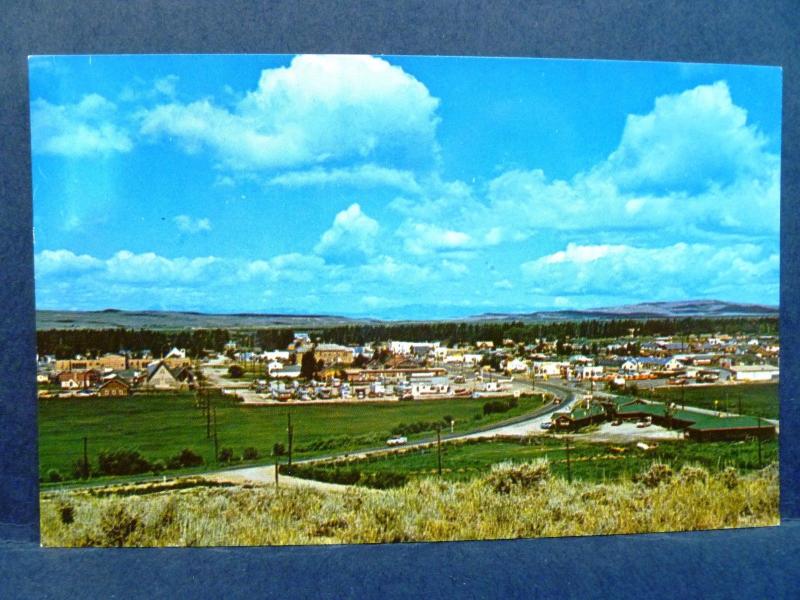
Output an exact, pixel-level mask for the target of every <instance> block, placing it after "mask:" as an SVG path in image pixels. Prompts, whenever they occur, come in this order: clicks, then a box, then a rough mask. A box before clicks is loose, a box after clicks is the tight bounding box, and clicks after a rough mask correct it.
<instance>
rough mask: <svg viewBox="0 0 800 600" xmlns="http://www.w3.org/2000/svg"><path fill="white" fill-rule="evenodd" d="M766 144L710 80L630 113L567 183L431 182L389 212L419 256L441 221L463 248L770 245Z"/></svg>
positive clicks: (776, 184)
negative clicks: (535, 239) (719, 241)
mask: <svg viewBox="0 0 800 600" xmlns="http://www.w3.org/2000/svg"><path fill="white" fill-rule="evenodd" d="M766 144H767V140H766V138H765V136H764V135H763V134H762V133H760V132H759V131H758V130H757V129H756V128H755V127H754V126H753V125H752V124H749V123H748V122H747V112H746V111H745V110H744V109H743V108H741V107H739V106H737V105H736V104H735V103H734V102H733V99H732V97H731V94H730V90H729V88H728V86H727V84H726V83H725V82H717V83H714V84H712V85H701V86H697V87H695V88H692V89H689V90H686V91H684V92H681V93H677V94H670V95H664V96H661V97H659V98H657V99H656V100H655V102H654V105H653V109H652V110H651V111H650V112H649V113H646V114H643V115H629V116H628V119H627V121H626V125H625V129H624V131H623V132H622V134H621V136H620V141H619V144H618V145H617V148H616V149H615V150H614V151H613V152H611V153H610V155H609V156H608V158H607V159H606V160H603V161H601V162H600V163H599V164H597V165H595V166H594V167H593V168H591V169H588V170H586V171H584V172H579V173H577V174H575V175H574V176H573V177H571V178H570V179H552V178H550V177H548V176H547V174H546V173H545V172H544V171H542V170H541V169H535V168H534V169H510V170H507V171H505V172H502V173H500V174H499V175H498V176H496V177H494V178H493V179H491V180H489V181H488V182H486V184H485V185H483V184H480V183H478V184H477V185H469V184H467V183H464V182H462V181H453V182H443V181H440V180H437V179H432V180H431V181H427V182H426V185H425V187H424V189H423V191H422V192H421V193H420V194H419V195H418V196H417V197H412V196H403V197H400V198H397V199H395V200H394V201H393V202H392V203H391V204H390V208H391V209H393V210H394V211H396V212H399V213H400V214H403V215H405V216H406V217H407V218H408V219H409V222H410V223H414V224H415V225H414V226H410V225H409V224H408V223H406V224H404V225H403V226H401V228H400V229H399V230H398V235H403V236H407V237H409V238H410V241H409V242H408V246H407V250H409V251H416V252H418V253H422V252H424V251H426V250H429V249H431V248H432V247H433V246H435V245H436V244H435V243H434V242H433V241H432V240H431V239H430V238H431V237H434V235H435V234H436V233H441V231H440V230H442V229H443V228H444V227H445V226H444V225H443V224H445V223H446V224H447V225H446V229H448V230H453V231H458V232H461V233H462V234H463V235H464V236H469V238H470V242H469V245H470V247H473V248H477V247H480V246H491V245H496V244H501V243H506V242H509V241H511V242H514V241H522V240H524V239H526V238H530V237H531V236H533V235H536V233H537V232H543V231H550V232H554V233H556V235H566V234H571V235H578V234H580V235H584V234H585V235H595V236H609V235H617V236H618V235H620V234H621V233H624V234H625V235H626V236H628V237H637V236H642V235H647V234H648V232H652V231H656V230H661V231H662V232H663V233H664V234H668V235H671V236H672V237H673V239H675V238H679V239H680V238H681V237H683V238H684V239H686V240H687V241H689V240H691V241H702V240H703V239H707V237H708V236H709V235H711V234H713V235H721V234H730V235H752V234H757V235H774V234H776V233H777V232H778V231H779V212H780V210H779V207H780V164H779V162H780V161H779V157H778V156H777V155H775V154H773V153H770V152H769V151H768V150H767V149H766ZM417 239H418V241H417ZM461 241H462V242H464V243H465V244H466V238H465V237H462V238H461ZM442 245H446V244H444V243H442Z"/></svg>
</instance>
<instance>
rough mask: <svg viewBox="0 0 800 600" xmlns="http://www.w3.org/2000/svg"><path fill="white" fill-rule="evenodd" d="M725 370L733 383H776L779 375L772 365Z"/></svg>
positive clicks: (737, 367) (776, 368) (744, 366)
mask: <svg viewBox="0 0 800 600" xmlns="http://www.w3.org/2000/svg"><path fill="white" fill-rule="evenodd" d="M725 370H726V371H728V372H729V373H730V378H731V379H732V380H733V381H777V380H778V376H779V373H780V372H779V369H778V367H775V366H773V365H739V366H736V367H728V368H727V369H725Z"/></svg>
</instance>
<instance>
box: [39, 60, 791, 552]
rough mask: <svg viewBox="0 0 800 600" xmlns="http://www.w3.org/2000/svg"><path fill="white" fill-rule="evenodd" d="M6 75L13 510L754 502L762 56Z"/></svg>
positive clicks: (139, 524) (697, 513)
mask: <svg viewBox="0 0 800 600" xmlns="http://www.w3.org/2000/svg"><path fill="white" fill-rule="evenodd" d="M29 75H30V116H31V148H32V180H33V195H34V206H33V208H34V238H35V277H36V279H35V281H36V307H37V314H36V320H37V347H38V354H37V387H38V412H39V466H40V472H39V477H40V508H41V511H40V512H41V524H40V525H41V543H42V544H43V545H44V546H55V547H87V546H89V547H92V546H231V545H237V546H238V545H284V544H350V543H393V542H419V541H452V540H489V539H509V538H521V537H542V536H576V535H607V534H621V533H646V532H662V531H688V530H698V529H719V528H736V527H753V526H768V525H777V524H778V523H779V521H780V517H779V506H778V499H779V478H778V435H779V430H780V421H779V417H780V414H779V395H778V381H779V376H780V373H779V367H778V364H779V355H780V334H779V323H778V297H779V282H780V273H779V262H780V261H779V257H780V254H779V238H780V221H779V213H780V148H781V85H782V80H781V70H780V69H779V68H776V67H765V66H747V65H721V64H719V65H718V64H688V63H667V62H659V63H655V62H626V61H599V60H556V59H547V60H545V59H527V58H476V57H425V56H361V55H296V56H285V55H104V56H33V57H31V58H30V60H29Z"/></svg>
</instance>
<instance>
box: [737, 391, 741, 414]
mask: <svg viewBox="0 0 800 600" xmlns="http://www.w3.org/2000/svg"><path fill="white" fill-rule="evenodd" d="M736 399H737V400H738V401H739V414H740V415H741V414H742V395H741V394H737V398H736Z"/></svg>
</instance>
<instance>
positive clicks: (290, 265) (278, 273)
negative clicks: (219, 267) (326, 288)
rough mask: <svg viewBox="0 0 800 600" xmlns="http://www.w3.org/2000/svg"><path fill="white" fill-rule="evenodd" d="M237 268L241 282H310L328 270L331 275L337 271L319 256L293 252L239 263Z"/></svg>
mask: <svg viewBox="0 0 800 600" xmlns="http://www.w3.org/2000/svg"><path fill="white" fill-rule="evenodd" d="M239 262H240V263H241V264H239V265H238V266H237V271H236V274H237V279H238V280H239V281H267V282H273V283H274V282H277V281H290V282H295V283H297V282H308V281H312V280H313V279H315V278H316V277H318V276H320V275H322V274H323V270H327V271H328V272H329V273H331V274H335V273H336V269H335V268H333V267H332V266H329V265H326V264H325V261H324V260H323V259H322V258H320V257H319V256H310V255H307V254H299V253H296V252H292V253H289V254H279V255H277V256H274V257H272V258H270V259H267V260H264V259H256V260H251V261H244V262H242V261H239Z"/></svg>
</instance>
